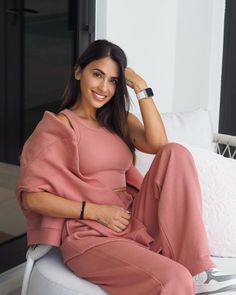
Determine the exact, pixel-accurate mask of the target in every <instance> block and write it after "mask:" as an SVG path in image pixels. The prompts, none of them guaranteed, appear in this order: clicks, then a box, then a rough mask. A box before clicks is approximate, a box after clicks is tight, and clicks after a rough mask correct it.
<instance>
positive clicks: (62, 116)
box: [56, 113, 72, 128]
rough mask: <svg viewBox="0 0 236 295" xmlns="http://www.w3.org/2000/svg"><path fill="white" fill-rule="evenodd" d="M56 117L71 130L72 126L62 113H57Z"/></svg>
mask: <svg viewBox="0 0 236 295" xmlns="http://www.w3.org/2000/svg"><path fill="white" fill-rule="evenodd" d="M56 116H57V118H58V119H59V120H60V121H61V122H62V123H63V124H64V125H66V126H68V127H71V128H72V125H71V123H70V121H69V119H68V118H67V116H66V115H64V114H63V113H58V114H56Z"/></svg>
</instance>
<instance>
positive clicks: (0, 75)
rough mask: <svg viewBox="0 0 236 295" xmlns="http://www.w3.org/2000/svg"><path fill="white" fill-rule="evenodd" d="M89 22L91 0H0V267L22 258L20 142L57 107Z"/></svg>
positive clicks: (89, 34) (90, 34)
mask: <svg viewBox="0 0 236 295" xmlns="http://www.w3.org/2000/svg"><path fill="white" fill-rule="evenodd" d="M94 23H95V0H88V1H83V0H78V1H75V0H40V1H37V0H25V1H23V0H0V65H1V66H0V273H1V272H3V271H5V270H6V269H9V268H11V267H13V266H15V265H17V264H19V263H20V262H22V261H24V260H25V253H26V235H25V220H24V217H23V215H22V213H21V211H20V209H19V205H18V204H17V201H16V198H15V186H16V181H17V178H18V173H19V167H18V164H19V156H20V153H21V150H22V146H23V144H24V142H25V140H26V139H27V138H28V137H29V135H30V134H31V133H32V131H33V129H34V128H35V126H36V125H37V123H38V122H39V120H40V119H41V118H42V115H43V113H44V111H45V110H49V111H53V112H56V111H57V109H58V106H59V105H60V102H61V97H62V94H63V92H64V89H65V86H66V83H67V80H68V78H69V73H70V70H71V68H72V65H73V64H74V62H75V60H76V59H77V56H78V55H79V54H80V53H81V50H82V49H84V48H85V47H87V46H88V44H89V43H90V42H91V41H93V40H94Z"/></svg>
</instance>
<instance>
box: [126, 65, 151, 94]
mask: <svg viewBox="0 0 236 295" xmlns="http://www.w3.org/2000/svg"><path fill="white" fill-rule="evenodd" d="M125 79H126V84H127V85H128V86H129V87H131V88H132V89H133V90H134V91H135V93H138V92H140V91H142V90H143V89H145V88H147V83H146V82H145V81H144V79H143V78H142V77H141V76H139V75H138V74H137V73H136V72H135V71H134V70H133V69H131V68H126V69H125Z"/></svg>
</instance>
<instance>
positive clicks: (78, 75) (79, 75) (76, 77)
mask: <svg viewBox="0 0 236 295" xmlns="http://www.w3.org/2000/svg"><path fill="white" fill-rule="evenodd" d="M80 78H81V68H80V66H78V67H77V68H76V70H75V79H76V80H80Z"/></svg>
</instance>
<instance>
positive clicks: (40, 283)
mask: <svg viewBox="0 0 236 295" xmlns="http://www.w3.org/2000/svg"><path fill="white" fill-rule="evenodd" d="M42 294H47V295H59V294H60V295H95V294H96V295H108V294H107V293H106V292H104V291H103V290H102V289H101V288H100V287H98V286H97V285H95V284H92V283H90V282H88V281H86V280H84V279H81V278H79V277H77V276H76V275H74V274H73V273H72V272H71V271H70V270H69V269H68V268H67V267H66V266H65V265H64V264H63V261H62V257H61V254H60V251H59V249H57V248H55V247H51V246H47V245H38V246H36V247H30V248H29V250H28V252H27V262H26V268H25V273H24V279H23V284H22V290H21V295H42Z"/></svg>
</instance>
